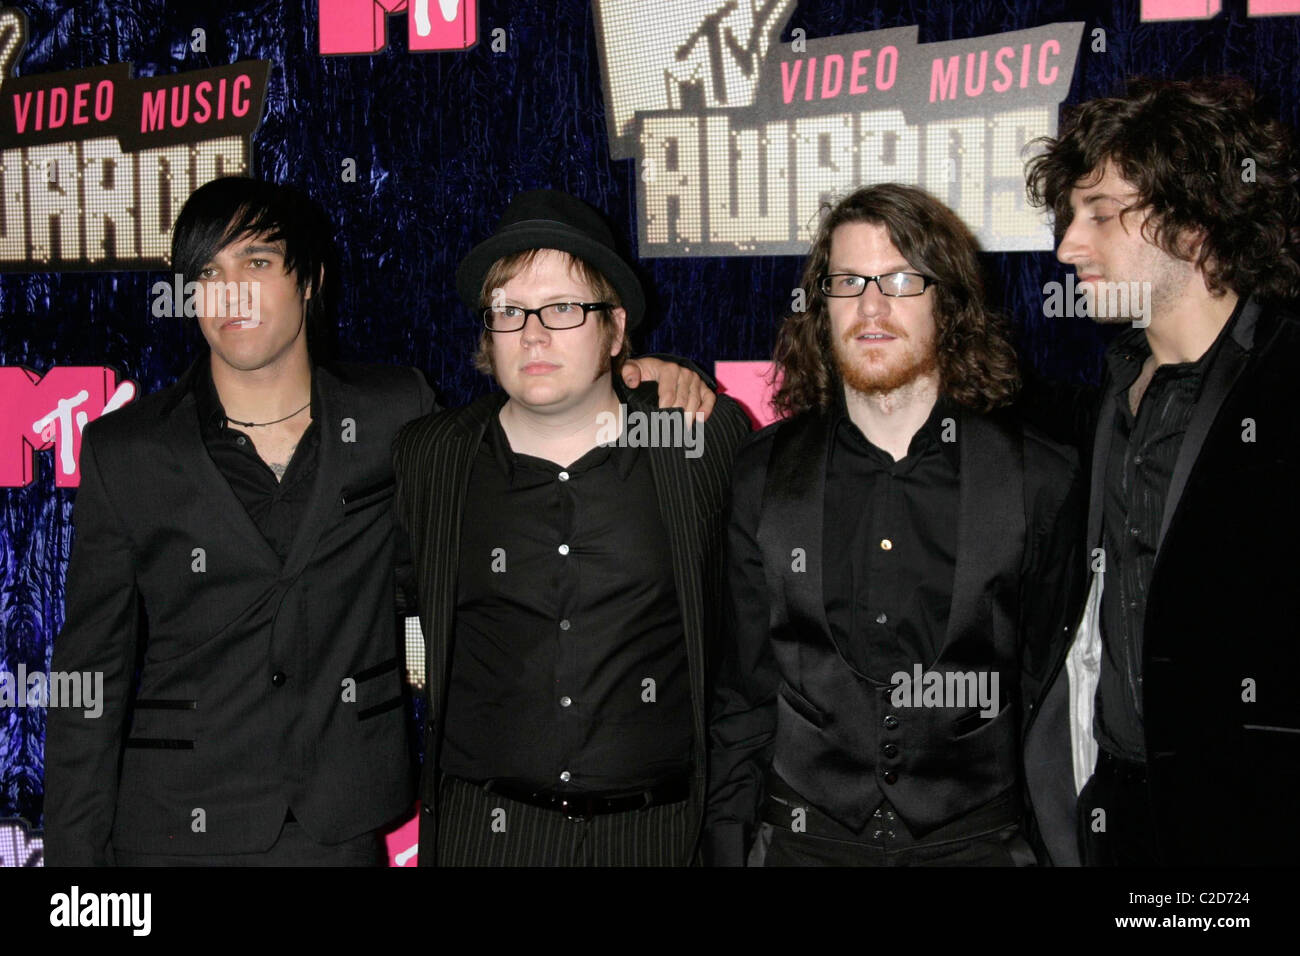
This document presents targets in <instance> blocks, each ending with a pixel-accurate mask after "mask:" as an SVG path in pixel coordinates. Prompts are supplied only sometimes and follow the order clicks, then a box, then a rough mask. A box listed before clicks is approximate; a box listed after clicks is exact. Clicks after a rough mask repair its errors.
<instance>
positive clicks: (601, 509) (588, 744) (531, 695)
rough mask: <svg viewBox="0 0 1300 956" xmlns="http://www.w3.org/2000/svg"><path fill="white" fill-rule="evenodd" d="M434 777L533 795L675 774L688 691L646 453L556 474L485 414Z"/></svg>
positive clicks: (687, 723)
mask: <svg viewBox="0 0 1300 956" xmlns="http://www.w3.org/2000/svg"><path fill="white" fill-rule="evenodd" d="M457 587H458V592H457V605H456V621H455V625H454V642H455V643H454V647H453V650H452V662H451V675H450V678H449V682H448V691H447V705H446V706H447V713H446V721H445V726H446V733H445V737H444V742H443V750H442V769H443V771H444V772H446V773H448V774H451V775H453V776H457V777H463V778H465V779H468V780H473V781H479V782H482V781H487V780H508V781H511V782H513V783H515V784H516V785H521V786H525V787H528V788H530V789H533V790H549V791H557V790H561V791H562V790H580V791H586V792H600V793H614V792H619V791H635V790H639V789H644V788H647V787H650V786H653V785H655V784H658V783H661V782H664V781H666V780H669V779H671V778H674V777H677V776H680V775H681V774H683V773H685V772H686V771H687V770H688V769H689V767H690V753H691V741H692V727H691V699H690V681H689V676H688V672H687V662H686V644H685V635H684V632H683V628H682V620H681V612H680V609H679V606H678V603H677V591H676V586H675V584H674V579H673V561H672V551H671V547H670V543H669V540H668V534H667V531H666V529H665V527H664V524H663V521H662V520H661V517H660V513H659V507H658V499H657V497H656V492H655V485H654V477H653V475H652V473H651V469H650V462H649V460H648V458H647V456H646V455H645V454H643V453H641V452H640V451H639V450H638V449H634V448H617V447H599V448H594V449H592V450H591V451H590V452H588V453H587V454H586V455H584V456H583V457H582V458H580V459H579V460H578V461H576V462H574V463H573V464H571V465H569V466H568V467H567V468H561V467H560V466H559V465H557V464H555V463H554V462H550V461H546V460H544V459H541V458H534V457H531V456H529V455H520V454H516V453H515V452H513V451H512V450H511V449H510V445H509V441H508V439H507V438H506V435H505V432H504V431H503V430H502V428H501V424H500V421H499V419H498V418H497V417H496V416H493V417H492V420H491V422H490V423H489V424H488V427H487V430H486V433H485V436H484V440H483V444H482V445H481V446H480V448H479V450H478V453H477V456H476V458H475V460H474V464H473V468H472V472H471V477H470V483H469V492H468V494H467V496H466V501H465V513H464V519H463V523H462V526H461V552H460V573H459V581H458V585H457Z"/></svg>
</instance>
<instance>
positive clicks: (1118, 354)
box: [1106, 296, 1253, 396]
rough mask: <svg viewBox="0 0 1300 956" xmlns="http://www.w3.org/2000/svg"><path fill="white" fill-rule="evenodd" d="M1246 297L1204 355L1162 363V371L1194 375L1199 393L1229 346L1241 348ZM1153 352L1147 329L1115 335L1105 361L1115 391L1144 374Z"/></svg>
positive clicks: (1230, 347)
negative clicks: (1211, 370) (1186, 360)
mask: <svg viewBox="0 0 1300 956" xmlns="http://www.w3.org/2000/svg"><path fill="white" fill-rule="evenodd" d="M1247 298H1248V297H1247V296H1241V297H1239V298H1238V299H1237V305H1236V307H1235V308H1234V309H1233V310H1232V314H1231V315H1230V316H1228V321H1227V322H1225V323H1224V324H1223V328H1222V329H1220V330H1219V334H1218V336H1217V337H1216V338H1215V340H1214V342H1213V343H1211V345H1210V347H1209V348H1208V349H1206V350H1205V354H1204V355H1202V356H1201V357H1200V358H1199V359H1196V360H1194V361H1191V362H1171V363H1168V364H1166V365H1162V366H1160V369H1159V370H1161V374H1162V375H1163V376H1165V377H1166V378H1168V377H1169V376H1175V377H1183V376H1187V377H1189V378H1191V379H1192V380H1193V381H1194V382H1195V385H1196V394H1197V395H1198V396H1199V395H1200V391H1201V386H1202V385H1203V384H1204V382H1205V377H1206V373H1208V372H1209V370H1210V368H1211V367H1212V366H1213V364H1214V363H1215V362H1216V361H1218V358H1219V356H1220V355H1221V354H1223V353H1224V352H1225V351H1227V350H1233V349H1238V350H1239V349H1241V348H1242V346H1241V344H1240V341H1239V336H1238V335H1237V334H1236V333H1237V332H1238V331H1239V330H1238V329H1237V325H1238V323H1239V322H1240V321H1241V314H1242V310H1243V309H1244V308H1245V305H1246V301H1247ZM1252 316H1253V313H1252ZM1150 355H1151V344H1150V343H1149V342H1148V341H1147V336H1146V330H1145V329H1138V328H1133V329H1125V330H1124V331H1123V332H1121V333H1120V334H1119V335H1117V336H1116V337H1115V340H1114V341H1113V342H1111V344H1110V346H1109V347H1108V348H1107V349H1106V365H1107V368H1108V369H1109V371H1110V376H1111V383H1112V385H1113V387H1114V390H1115V392H1116V393H1121V394H1122V393H1124V392H1127V391H1128V389H1129V388H1130V387H1131V386H1132V385H1133V383H1134V382H1135V381H1136V380H1137V377H1138V375H1140V374H1141V372H1142V366H1143V364H1144V363H1145V362H1146V360H1147V359H1148V358H1149V357H1150Z"/></svg>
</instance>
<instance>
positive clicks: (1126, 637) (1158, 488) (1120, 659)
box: [1093, 300, 1244, 763]
mask: <svg viewBox="0 0 1300 956" xmlns="http://www.w3.org/2000/svg"><path fill="white" fill-rule="evenodd" d="M1243 302H1244V300H1243ZM1237 312H1240V306H1239V307H1238V309H1237ZM1237 312H1234V313H1233V317H1232V319H1230V320H1229V321H1228V322H1227V323H1226V324H1225V325H1224V328H1223V331H1222V332H1221V333H1220V334H1219V337H1218V339H1216V340H1215V343H1214V344H1213V345H1212V346H1211V347H1210V348H1209V349H1207V350H1206V352H1205V354H1204V355H1202V356H1201V357H1200V359H1198V360H1197V361H1195V362H1178V363H1169V364H1166V365H1161V366H1159V367H1158V368H1156V370H1155V373H1154V374H1153V375H1152V376H1151V381H1150V382H1149V383H1148V384H1147V388H1146V391H1145V392H1144V393H1143V395H1142V401H1141V403H1140V404H1139V405H1138V410H1137V414H1136V415H1134V414H1133V411H1132V409H1131V406H1130V403H1129V389H1130V388H1131V387H1132V385H1133V383H1134V382H1135V381H1137V378H1138V376H1139V375H1140V374H1141V372H1142V366H1143V363H1145V362H1146V360H1147V358H1148V356H1150V355H1151V347H1150V346H1149V345H1148V344H1147V339H1146V334H1145V333H1144V332H1143V330H1141V329H1131V330H1129V331H1127V332H1124V333H1123V334H1121V335H1120V336H1119V337H1118V338H1117V339H1116V340H1115V342H1114V343H1113V344H1112V345H1111V347H1110V349H1109V350H1108V351H1107V353H1106V362H1107V365H1108V368H1109V372H1110V380H1111V387H1112V389H1113V391H1114V395H1115V406H1116V408H1115V421H1114V425H1113V427H1112V429H1111V437H1110V443H1111V444H1110V453H1109V455H1108V458H1107V464H1106V475H1105V479H1104V480H1105V487H1104V489H1103V498H1102V546H1103V547H1104V549H1105V555H1106V572H1105V579H1104V582H1105V583H1104V586H1103V588H1102V593H1101V634H1102V653H1101V669H1100V674H1099V676H1098V682H1097V696H1096V708H1095V716H1094V720H1093V731H1094V734H1095V736H1096V738H1097V743H1098V745H1099V746H1101V747H1102V749H1104V750H1106V751H1109V752H1110V753H1112V754H1114V755H1115V756H1117V757H1122V758H1124V759H1126V760H1131V761H1133V762H1136V763H1140V762H1143V761H1144V760H1145V759H1146V743H1145V738H1144V736H1143V729H1142V629H1143V622H1144V620H1145V618H1146V610H1147V594H1148V589H1149V588H1150V585H1151V575H1152V572H1153V571H1154V569H1155V561H1156V550H1157V547H1158V546H1159V543H1160V525H1161V523H1162V522H1163V520H1164V513H1165V502H1166V500H1167V499H1168V495H1169V485H1170V482H1171V481H1172V479H1173V474H1174V466H1175V465H1176V464H1177V461H1178V452H1179V449H1180V448H1182V444H1183V435H1184V434H1185V433H1186V431H1187V425H1188V423H1189V422H1190V421H1191V418H1192V411H1193V409H1194V408H1195V407H1196V402H1197V400H1198V399H1199V398H1200V394H1201V386H1202V383H1203V382H1204V380H1205V375H1206V372H1207V371H1208V369H1209V367H1210V364H1211V363H1212V362H1213V361H1214V360H1215V356H1216V355H1217V354H1218V353H1219V352H1220V351H1221V350H1222V349H1223V348H1225V347H1227V346H1225V345H1224V343H1225V341H1230V330H1231V328H1232V324H1233V320H1234V319H1235V318H1236V315H1237Z"/></svg>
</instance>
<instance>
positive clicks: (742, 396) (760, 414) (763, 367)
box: [713, 362, 781, 428]
mask: <svg viewBox="0 0 1300 956" xmlns="http://www.w3.org/2000/svg"><path fill="white" fill-rule="evenodd" d="M775 369H776V367H775V366H774V365H773V364H772V363H771V362H714V363H713V377H714V378H715V379H717V380H718V384H719V385H721V386H722V390H723V391H724V392H726V393H727V394H728V395H729V396H731V397H732V398H734V399H735V400H736V401H738V402H740V405H741V407H742V408H744V409H745V412H746V414H748V415H749V419H750V421H752V422H753V423H754V427H755V428H762V427H764V426H765V425H770V424H772V422H774V421H776V420H777V417H778V416H777V414H776V409H774V408H773V407H772V396H773V395H775V394H776V390H777V388H779V387H780V384H781V378H780V375H779V374H777V373H776V371H775Z"/></svg>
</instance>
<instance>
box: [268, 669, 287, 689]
mask: <svg viewBox="0 0 1300 956" xmlns="http://www.w3.org/2000/svg"><path fill="white" fill-rule="evenodd" d="M284 680H285V677H284V671H276V672H275V673H274V674H272V675H271V686H272V687H283V686H284Z"/></svg>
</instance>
